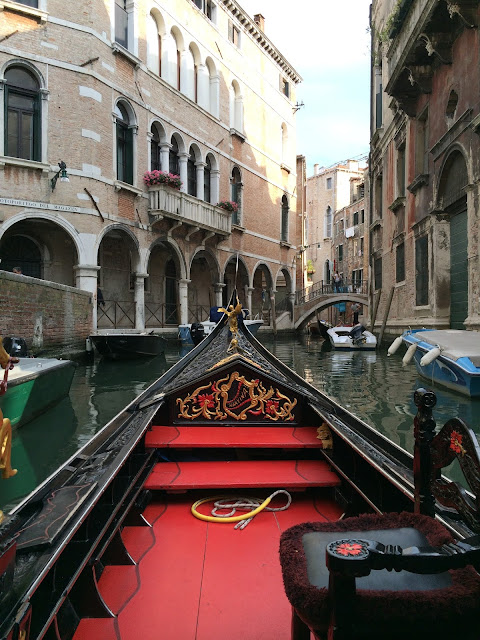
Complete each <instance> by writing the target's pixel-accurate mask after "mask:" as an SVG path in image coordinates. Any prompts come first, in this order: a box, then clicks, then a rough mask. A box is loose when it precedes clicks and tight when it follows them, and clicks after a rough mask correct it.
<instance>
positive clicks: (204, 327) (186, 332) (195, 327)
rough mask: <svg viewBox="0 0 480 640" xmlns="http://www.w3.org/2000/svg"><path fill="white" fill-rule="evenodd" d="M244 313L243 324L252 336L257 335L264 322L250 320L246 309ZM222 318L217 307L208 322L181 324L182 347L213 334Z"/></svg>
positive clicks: (212, 311)
mask: <svg viewBox="0 0 480 640" xmlns="http://www.w3.org/2000/svg"><path fill="white" fill-rule="evenodd" d="M243 313H244V316H243V318H242V319H241V320H240V321H241V322H243V324H244V325H245V326H246V327H247V329H248V330H249V331H250V333H251V334H252V335H256V333H257V331H258V330H259V329H260V327H261V326H262V324H263V320H259V319H251V318H249V316H248V311H247V310H246V309H244V310H243ZM221 318H223V313H221V312H219V311H218V308H217V307H212V308H211V309H210V317H209V319H208V320H203V321H202V322H193V323H192V324H180V325H179V326H178V337H179V338H180V341H181V343H182V345H192V344H195V345H196V344H198V343H199V342H200V341H201V340H203V338H204V337H205V336H208V335H209V334H210V333H212V331H213V330H214V328H215V327H216V326H217V323H218V322H219V321H220V319H221Z"/></svg>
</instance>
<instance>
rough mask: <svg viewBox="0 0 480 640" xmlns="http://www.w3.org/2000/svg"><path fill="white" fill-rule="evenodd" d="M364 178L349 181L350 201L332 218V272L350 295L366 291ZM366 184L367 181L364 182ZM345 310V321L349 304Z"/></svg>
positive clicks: (366, 227) (348, 314) (366, 226)
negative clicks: (336, 272)
mask: <svg viewBox="0 0 480 640" xmlns="http://www.w3.org/2000/svg"><path fill="white" fill-rule="evenodd" d="M366 174H367V170H365V172H364V175H363V176H362V177H361V178H360V177H354V178H350V202H349V204H348V205H347V206H346V207H343V208H342V209H340V210H339V211H336V212H335V213H334V215H333V229H332V262H333V269H334V270H335V271H338V273H339V275H340V277H341V278H342V285H343V286H344V287H346V288H347V290H348V291H351V292H354V293H367V289H368V247H369V243H368V209H367V194H366V192H365V183H366V180H365V178H366ZM367 182H368V181H367ZM346 306H347V308H346V317H347V319H348V318H349V316H350V315H351V314H350V313H349V309H350V306H351V305H350V303H348V304H347V305H346Z"/></svg>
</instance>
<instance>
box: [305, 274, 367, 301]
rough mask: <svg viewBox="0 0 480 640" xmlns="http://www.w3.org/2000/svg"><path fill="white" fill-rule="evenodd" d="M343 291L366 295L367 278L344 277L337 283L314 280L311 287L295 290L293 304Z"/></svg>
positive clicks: (342, 292)
mask: <svg viewBox="0 0 480 640" xmlns="http://www.w3.org/2000/svg"><path fill="white" fill-rule="evenodd" d="M344 293H359V294H361V295H364V296H366V295H367V294H368V280H350V279H348V278H344V279H342V280H341V281H340V282H339V283H338V284H335V283H333V282H324V281H323V280H321V281H320V282H315V284H313V285H312V286H311V287H308V288H306V289H301V290H300V291H297V292H296V294H295V304H296V305H301V304H305V303H306V302H310V301H311V300H315V299H316V298H319V297H320V296H325V295H339V294H344Z"/></svg>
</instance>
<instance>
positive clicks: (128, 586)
mask: <svg viewBox="0 0 480 640" xmlns="http://www.w3.org/2000/svg"><path fill="white" fill-rule="evenodd" d="M206 495H208V493H207V494H206ZM316 495H317V498H316V499H315V498H314V497H313V496H312V495H310V494H309V493H308V492H307V493H301V494H298V493H297V494H295V495H294V496H293V502H292V505H291V506H290V507H289V509H287V510H286V511H279V512H275V513H271V512H268V513H267V512H264V513H260V514H259V515H258V516H256V518H255V519H254V520H253V521H252V522H251V523H250V524H249V525H248V526H247V527H246V528H245V529H244V530H243V531H235V530H234V528H233V524H223V525H221V524H216V523H214V524H211V523H206V522H202V521H200V520H196V519H195V518H193V516H192V515H191V513H190V506H191V504H192V502H193V501H194V500H195V497H192V496H191V495H189V494H187V495H181V496H173V497H172V496H169V497H168V503H164V502H162V501H159V502H157V501H155V502H154V503H152V504H151V505H150V506H149V507H148V509H147V510H146V513H145V515H146V516H147V514H148V515H149V517H150V520H151V521H153V520H154V519H155V518H156V520H155V522H153V528H152V529H153V530H152V529H146V528H138V527H132V528H130V527H125V529H124V531H123V533H122V536H123V537H124V540H125V544H126V546H127V548H128V550H129V552H130V553H131V554H132V555H133V556H134V557H135V558H136V559H137V560H139V564H138V566H137V567H107V568H106V569H105V571H104V573H103V575H102V577H101V578H100V581H99V589H100V592H101V594H102V596H103V597H104V599H105V600H106V602H108V603H109V604H110V605H115V606H112V609H113V610H114V611H115V613H116V614H117V615H118V618H117V619H116V621H115V625H116V626H117V629H118V633H119V635H115V634H114V633H113V629H114V625H113V624H112V621H111V620H109V621H107V622H108V623H110V624H106V621H105V620H100V619H83V620H82V621H81V622H80V625H79V627H78V628H77V630H76V632H75V635H74V637H73V640H92V639H93V638H102V640H118V639H119V638H120V639H121V640H137V638H142V639H145V640H224V639H225V638H226V637H228V639H229V640H244V638H253V637H254V638H255V640H271V639H272V638H275V640H289V639H290V615H291V607H290V605H289V603H288V600H287V598H286V596H285V593H284V590H283V584H282V578H281V572H280V562H279V558H278V544H279V539H280V534H281V533H282V531H284V530H285V529H286V528H287V527H289V526H292V524H297V523H299V522H303V521H304V520H323V519H324V518H323V517H322V516H321V515H320V514H321V513H327V514H331V515H333V516H334V517H335V515H336V514H337V513H338V509H337V507H336V506H335V504H334V503H333V501H331V500H330V499H328V498H327V497H325V498H324V499H321V498H318V494H316ZM130 529H135V531H130ZM139 529H142V531H141V532H140V531H139ZM138 532H140V534H143V537H144V539H143V540H142V544H141V545H138V544H137V541H136V534H137V533H138ZM149 537H150V538H151V544H150V545H149V544H148V538H149ZM154 541H156V544H155V546H153V542H154ZM141 547H143V555H142V557H141V558H139V557H138V556H137V555H136V551H140V548H141ZM107 569H109V571H107ZM119 571H121V572H122V573H121V574H120V573H119ZM125 571H127V572H129V573H128V576H127V573H125ZM134 572H136V573H137V575H138V580H139V581H138V585H137V590H136V591H135V593H134V594H133V595H132V586H133V582H132V576H133V573H134ZM120 576H122V577H125V578H127V579H126V580H125V582H123V578H122V579H120ZM122 583H123V584H122ZM124 589H125V590H124ZM186 603H188V604H186Z"/></svg>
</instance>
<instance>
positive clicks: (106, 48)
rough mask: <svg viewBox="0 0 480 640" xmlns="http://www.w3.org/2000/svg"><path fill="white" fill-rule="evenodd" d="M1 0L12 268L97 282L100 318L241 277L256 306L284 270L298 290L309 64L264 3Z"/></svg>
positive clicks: (6, 228)
mask: <svg viewBox="0 0 480 640" xmlns="http://www.w3.org/2000/svg"><path fill="white" fill-rule="evenodd" d="M0 9H1V11H0V90H1V92H2V94H3V95H2V100H1V105H2V106H1V107H0V173H1V179H0V257H1V260H2V262H1V267H2V269H3V270H5V271H12V269H13V267H14V266H17V265H18V266H21V268H22V270H23V273H24V274H25V275H29V276H33V277H36V278H42V279H44V280H49V281H53V282H56V283H59V284H64V285H68V286H74V287H76V288H78V289H81V290H85V291H88V292H91V293H92V294H95V292H96V287H97V282H98V284H99V286H100V287H101V289H102V292H103V297H104V299H105V301H106V306H105V307H101V308H100V310H99V313H98V322H97V317H96V314H97V309H96V308H94V310H93V311H94V313H93V324H94V326H96V325H97V324H98V326H99V327H111V326H117V327H132V326H135V327H136V328H138V329H143V328H144V327H159V326H168V325H170V326H172V327H174V326H176V325H177V324H178V323H180V322H190V321H193V320H196V319H204V317H205V316H206V313H207V310H208V309H209V307H210V306H211V305H214V304H223V303H225V301H226V300H227V298H228V296H229V295H230V293H231V291H232V289H233V287H234V286H235V285H236V286H237V289H238V291H239V293H240V296H241V299H242V302H243V304H245V305H246V306H248V307H249V308H250V309H251V311H252V312H253V313H254V314H255V313H257V312H261V311H265V308H264V307H265V306H267V307H268V303H269V300H270V297H271V296H273V297H274V296H275V291H276V289H277V288H278V287H280V286H282V287H283V289H282V296H283V297H286V298H287V299H290V300H291V299H292V297H293V291H294V289H295V255H296V247H295V245H296V239H295V234H296V217H295V211H296V198H295V187H296V175H295V172H296V136H295V117H294V109H293V107H294V105H295V87H296V85H297V83H298V82H299V81H300V77H299V75H298V74H297V73H296V71H295V70H294V69H293V67H292V66H291V65H290V64H289V62H288V61H287V60H285V58H284V57H283V56H282V54H281V53H280V52H279V50H278V49H277V48H276V47H275V45H274V44H273V43H271V42H270V40H269V39H268V37H267V36H266V35H265V26H264V19H263V17H262V16H261V15H258V16H255V19H253V20H252V19H251V18H250V17H249V16H248V15H247V14H246V13H245V12H244V11H243V10H242V9H241V7H240V6H239V5H238V4H237V3H236V2H235V1H234V0H194V1H193V0H169V1H168V2H167V1H166V0H159V1H156V2H152V1H150V0H135V1H134V0H91V1H89V2H83V1H80V2H76V3H71V2H68V3H65V2H62V1H61V0H24V1H22V2H20V1H13V0H0ZM147 171H161V172H164V173H168V172H170V173H172V174H178V175H179V176H180V179H181V183H182V184H181V187H180V189H176V188H173V187H172V186H169V185H167V184H165V183H160V184H145V183H144V174H145V172H147ZM162 179H164V178H162ZM157 180H158V178H157ZM220 201H229V202H232V201H233V202H235V203H236V205H237V210H236V211H228V210H225V209H224V208H222V207H219V206H217V203H218V202H220ZM266 291H268V292H269V293H270V296H269V295H265V292H266ZM93 297H95V295H94V296H93Z"/></svg>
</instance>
